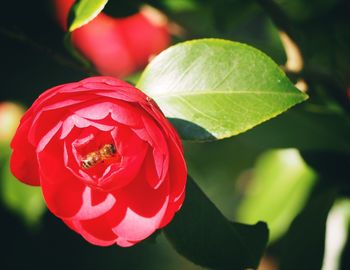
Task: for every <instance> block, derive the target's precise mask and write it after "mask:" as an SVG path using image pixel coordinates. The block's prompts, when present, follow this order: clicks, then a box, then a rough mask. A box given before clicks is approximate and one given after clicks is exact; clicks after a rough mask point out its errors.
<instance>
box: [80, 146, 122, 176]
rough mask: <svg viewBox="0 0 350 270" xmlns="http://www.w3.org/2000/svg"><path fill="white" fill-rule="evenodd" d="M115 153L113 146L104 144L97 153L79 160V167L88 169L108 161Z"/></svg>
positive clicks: (91, 153)
mask: <svg viewBox="0 0 350 270" xmlns="http://www.w3.org/2000/svg"><path fill="white" fill-rule="evenodd" d="M116 153H117V150H116V147H115V146H114V144H105V145H103V146H102V147H101V148H100V149H98V150H97V151H93V152H90V153H89V154H87V155H85V156H84V157H83V158H82V159H81V167H82V168H83V169H86V170H87V169H90V168H92V167H94V166H95V165H97V164H99V163H102V162H105V161H108V160H109V159H111V158H113V157H114V156H115V154H116Z"/></svg>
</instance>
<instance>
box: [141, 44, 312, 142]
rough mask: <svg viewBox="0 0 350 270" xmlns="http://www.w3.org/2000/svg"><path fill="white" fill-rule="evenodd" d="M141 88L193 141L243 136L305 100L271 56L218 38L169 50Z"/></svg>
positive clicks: (143, 79) (154, 63) (151, 66)
mask: <svg viewBox="0 0 350 270" xmlns="http://www.w3.org/2000/svg"><path fill="white" fill-rule="evenodd" d="M137 87H138V88H139V89H141V90H143V91H144V92H145V93H146V94H148V95H149V96H150V97H152V98H153V99H154V100H155V101H156V102H157V103H158V105H159V106H160V108H161V109H162V111H163V112H164V113H165V115H166V116H167V117H168V118H170V119H173V123H174V124H175V126H176V127H177V128H178V130H179V133H180V135H181V136H182V138H183V139H190V140H208V139H214V138H216V139H222V138H226V137H230V136H233V135H236V134H239V133H241V132H244V131H246V130H248V129H250V128H252V127H254V126H256V125H258V124H260V123H262V122H264V121H266V120H268V119H270V118H272V117H274V116H276V115H278V114H280V113H282V112H284V111H285V110H287V109H288V108H290V107H291V106H293V105H295V104H297V103H299V102H301V101H303V100H305V99H307V95H306V94H303V93H302V92H300V91H299V90H298V89H296V88H295V87H294V86H293V84H292V83H291V82H290V81H289V79H288V78H287V77H286V76H285V74H284V73H283V72H282V70H281V69H280V68H279V67H278V66H277V65H276V64H275V63H274V62H273V61H272V60H271V59H270V58H269V57H268V56H266V55H265V54H263V53H262V52H260V51H258V50H257V49H254V48H252V47H250V46H248V45H244V44H241V43H236V42H231V41H227V40H220V39H199V40H193V41H188V42H184V43H180V44H178V45H175V46H173V47H171V48H169V49H167V50H166V51H164V52H162V53H161V54H160V55H158V56H157V57H156V58H155V59H154V60H153V61H152V62H151V63H150V64H149V65H148V67H147V68H146V69H145V71H144V73H143V75H142V76H141V79H140V81H139V82H138V84H137Z"/></svg>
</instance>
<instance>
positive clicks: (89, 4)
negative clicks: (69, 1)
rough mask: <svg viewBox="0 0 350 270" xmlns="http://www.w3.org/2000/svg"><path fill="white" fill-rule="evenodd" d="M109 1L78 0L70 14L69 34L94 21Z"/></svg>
mask: <svg viewBox="0 0 350 270" xmlns="http://www.w3.org/2000/svg"><path fill="white" fill-rule="evenodd" d="M107 2H108V0H94V1H91V0H77V1H76V2H75V3H74V5H73V6H72V8H71V10H70V14H69V23H68V25H69V27H68V29H69V32H73V31H74V30H75V29H78V28H79V27H81V26H83V25H84V24H87V23H88V22H90V21H91V20H93V19H94V18H95V17H96V16H97V15H98V14H99V13H100V12H101V11H102V10H103V8H104V7H105V5H106V4H107Z"/></svg>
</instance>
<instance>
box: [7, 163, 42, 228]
mask: <svg viewBox="0 0 350 270" xmlns="http://www.w3.org/2000/svg"><path fill="white" fill-rule="evenodd" d="M0 184H1V185H0V186H1V187H0V192H1V199H2V202H3V203H4V205H5V206H6V207H7V208H8V209H9V210H11V211H12V212H14V213H16V214H17V215H19V216H20V217H21V218H22V219H23V221H24V222H25V223H26V224H27V225H28V226H34V225H36V224H37V223H38V222H39V221H40V219H41V217H42V215H43V214H44V212H45V210H46V206H45V202H44V200H43V196H42V194H41V188H40V187H33V186H28V185H25V184H23V183H22V182H20V181H18V180H17V179H16V178H15V177H14V176H13V175H12V174H11V172H10V164H9V160H8V161H7V163H6V165H5V168H3V171H2V173H1V175H0Z"/></svg>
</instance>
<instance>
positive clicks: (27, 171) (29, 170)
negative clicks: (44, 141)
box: [10, 119, 40, 186]
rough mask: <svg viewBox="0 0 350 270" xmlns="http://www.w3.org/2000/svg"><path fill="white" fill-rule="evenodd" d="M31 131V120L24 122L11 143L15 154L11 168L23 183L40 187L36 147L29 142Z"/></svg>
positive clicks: (13, 154)
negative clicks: (28, 135) (28, 136)
mask: <svg viewBox="0 0 350 270" xmlns="http://www.w3.org/2000/svg"><path fill="white" fill-rule="evenodd" d="M29 129H30V119H28V120H27V121H25V122H23V123H22V124H21V125H20V126H19V127H18V129H17V131H16V134H15V136H14V138H13V140H12V142H11V148H12V149H13V152H12V156H11V160H10V168H11V172H12V173H13V175H14V176H15V177H16V178H18V179H19V180H21V181H22V182H23V183H26V184H28V185H33V186H40V177H39V172H38V162H37V156H36V152H35V147H34V146H33V145H31V144H30V143H29V142H28V140H27V134H28V132H29Z"/></svg>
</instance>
